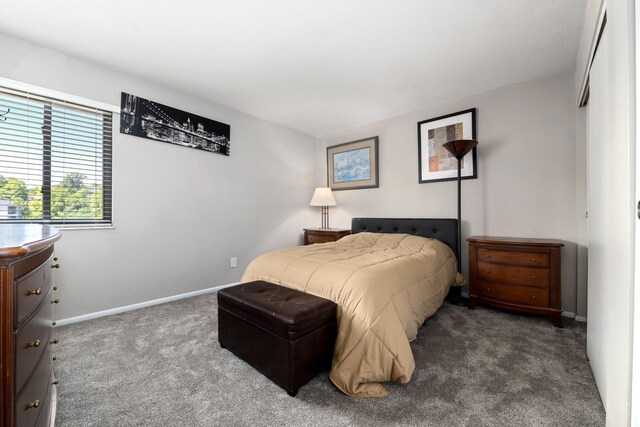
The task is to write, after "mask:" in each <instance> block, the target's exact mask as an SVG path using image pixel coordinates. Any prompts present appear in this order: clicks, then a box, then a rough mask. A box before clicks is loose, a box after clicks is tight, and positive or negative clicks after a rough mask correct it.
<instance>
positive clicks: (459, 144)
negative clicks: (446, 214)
mask: <svg viewBox="0 0 640 427" xmlns="http://www.w3.org/2000/svg"><path fill="white" fill-rule="evenodd" d="M476 145H478V141H476V140H474V139H458V140H456V141H449V142H445V143H444V144H442V146H443V147H444V149H446V150H447V151H448V152H449V153H451V155H452V156H453V157H455V158H456V159H457V160H458V262H460V261H461V259H462V159H463V158H464V156H466V155H467V153H469V152H470V151H471V150H473V148H474V147H475V146H476ZM458 269H459V271H460V270H461V269H460V267H459V264H458Z"/></svg>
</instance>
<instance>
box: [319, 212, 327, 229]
mask: <svg viewBox="0 0 640 427" xmlns="http://www.w3.org/2000/svg"><path fill="white" fill-rule="evenodd" d="M320 228H321V229H322V230H328V229H329V206H322V225H321V226H320Z"/></svg>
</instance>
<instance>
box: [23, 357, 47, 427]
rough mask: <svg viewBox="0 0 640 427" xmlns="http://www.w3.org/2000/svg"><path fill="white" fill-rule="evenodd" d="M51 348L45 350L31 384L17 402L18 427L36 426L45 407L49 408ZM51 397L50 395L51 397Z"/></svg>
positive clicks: (29, 383)
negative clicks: (47, 399)
mask: <svg viewBox="0 0 640 427" xmlns="http://www.w3.org/2000/svg"><path fill="white" fill-rule="evenodd" d="M52 363H53V362H52V360H51V347H49V346H47V347H46V348H45V351H44V354H43V357H42V359H41V360H40V363H38V365H37V366H36V369H35V370H34V371H33V375H32V376H31V378H29V382H28V383H27V385H26V386H25V388H24V390H23V391H22V393H21V394H19V395H18V397H17V398H16V401H15V406H14V411H15V416H16V426H34V425H36V421H37V420H38V417H39V416H40V414H41V412H42V410H43V408H44V407H47V406H48V405H47V401H46V398H47V391H48V389H49V388H50V387H49V386H50V385H51V370H52ZM49 396H50V395H49Z"/></svg>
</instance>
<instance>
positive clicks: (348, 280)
mask: <svg viewBox="0 0 640 427" xmlns="http://www.w3.org/2000/svg"><path fill="white" fill-rule="evenodd" d="M351 229H352V235H350V236H346V237H343V238H342V239H340V240H338V241H337V242H331V243H323V244H316V245H310V246H299V247H295V248H287V249H281V250H276V251H272V252H268V253H266V254H263V255H260V256H259V257H257V258H256V259H254V260H253V261H252V262H251V263H250V264H249V266H248V267H247V269H246V270H245V272H244V275H243V276H242V279H241V281H242V282H243V283H244V282H249V281H253V280H265V281H268V282H272V283H276V284H279V285H282V286H286V287H290V288H293V289H298V290H301V291H304V292H308V293H311V294H313V295H317V296H320V297H324V298H328V299H330V300H332V301H334V302H336V303H337V305H338V319H337V320H338V336H337V339H336V346H335V350H334V355H333V360H332V367H331V371H330V372H329V378H330V379H331V381H332V382H333V383H334V384H335V385H336V387H338V388H339V389H340V390H341V391H342V392H343V393H345V394H347V395H349V396H355V397H385V396H387V395H388V391H387V389H386V388H385V387H384V386H383V385H382V384H381V383H382V382H386V381H394V382H396V383H406V382H408V381H409V380H410V379H411V375H412V373H413V370H414V368H415V362H414V359H413V354H412V352H411V347H410V344H409V343H410V342H411V341H412V340H414V339H415V338H416V335H417V332H418V328H419V327H420V326H421V325H422V324H423V323H424V321H425V319H426V318H427V317H429V316H431V315H433V314H434V313H435V312H436V310H437V309H438V308H439V307H440V306H441V305H442V303H443V301H444V299H445V297H446V296H447V293H448V292H449V289H450V287H451V286H452V285H461V284H462V283H463V279H462V276H460V274H458V273H457V270H458V267H457V265H458V262H457V258H458V253H459V248H458V236H457V221H456V220H455V219H407V218H402V219H392V218H354V219H353V220H352V225H351Z"/></svg>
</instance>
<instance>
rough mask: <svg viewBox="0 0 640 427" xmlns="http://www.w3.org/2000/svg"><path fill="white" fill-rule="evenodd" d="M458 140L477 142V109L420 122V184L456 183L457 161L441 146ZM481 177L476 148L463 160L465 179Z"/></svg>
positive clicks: (463, 175)
mask: <svg viewBox="0 0 640 427" xmlns="http://www.w3.org/2000/svg"><path fill="white" fill-rule="evenodd" d="M458 139H476V109H475V108H471V109H470V110H464V111H459V112H457V113H453V114H447V115H446V116H440V117H435V118H433V119H428V120H423V121H421V122H418V181H419V182H420V183H424V182H437V181H455V180H456V179H457V178H458V161H457V160H456V158H455V157H453V156H452V155H451V154H450V153H449V152H448V151H447V150H446V149H445V148H444V147H443V146H442V145H443V144H444V143H446V142H449V141H455V140H458ZM477 177H478V166H477V159H476V149H475V148H474V149H473V150H472V151H471V153H470V155H467V156H465V157H464V158H463V159H462V179H474V178H477Z"/></svg>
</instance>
